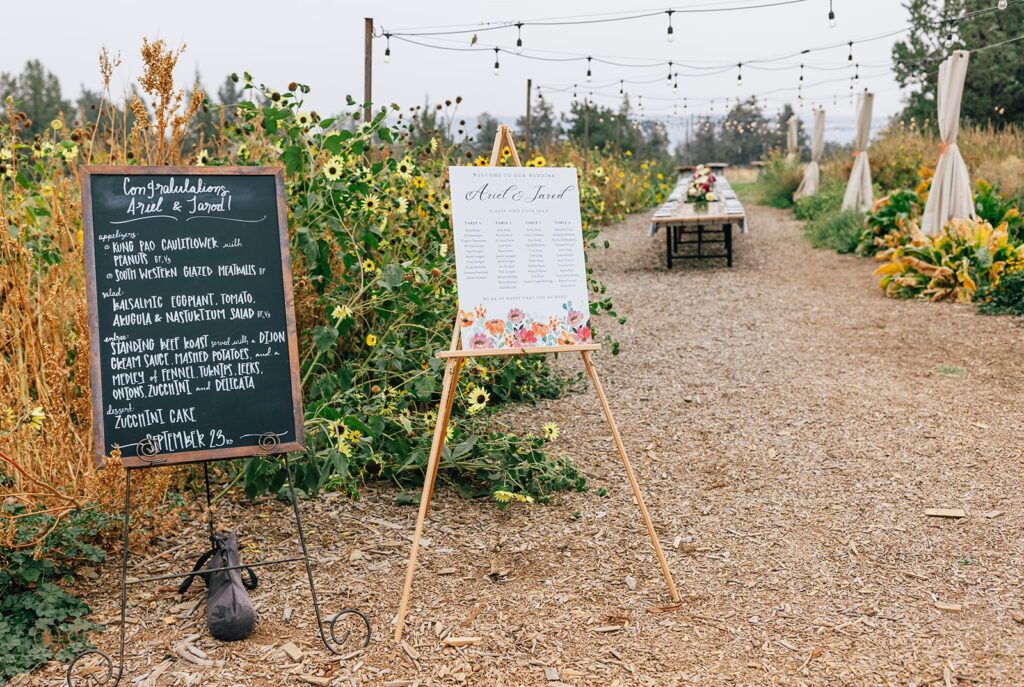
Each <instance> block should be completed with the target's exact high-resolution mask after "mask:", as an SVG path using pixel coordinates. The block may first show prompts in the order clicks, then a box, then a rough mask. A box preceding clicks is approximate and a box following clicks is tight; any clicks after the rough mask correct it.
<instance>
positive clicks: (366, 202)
mask: <svg viewBox="0 0 1024 687" xmlns="http://www.w3.org/2000/svg"><path fill="white" fill-rule="evenodd" d="M363 209H364V210H366V211H367V212H370V213H373V212H377V210H379V209H380V198H378V197H377V196H375V195H374V194H372V193H371V194H370V195H368V196H366V197H365V198H363Z"/></svg>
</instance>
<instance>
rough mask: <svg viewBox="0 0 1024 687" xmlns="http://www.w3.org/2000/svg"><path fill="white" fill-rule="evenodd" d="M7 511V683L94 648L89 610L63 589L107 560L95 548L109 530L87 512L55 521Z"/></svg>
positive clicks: (3, 664) (2, 599)
mask: <svg viewBox="0 0 1024 687" xmlns="http://www.w3.org/2000/svg"><path fill="white" fill-rule="evenodd" d="M3 511H4V512H3V514H4V515H5V516H6V517H8V518H10V520H9V523H10V526H9V529H8V531H7V533H6V534H7V537H8V538H7V540H6V541H5V542H2V543H0V655H2V656H4V660H3V661H0V679H2V680H7V679H10V678H11V677H13V676H15V675H17V674H19V673H22V672H25V671H28V670H31V669H32V668H34V667H36V666H37V665H40V664H41V663H45V662H46V661H49V660H51V659H53V658H56V659H57V660H60V661H67V660H69V659H70V658H71V657H73V656H74V655H75V654H76V653H77V652H79V651H81V650H83V649H85V648H88V647H89V644H88V642H87V634H88V633H89V632H90V631H92V630H94V629H95V625H94V624H93V623H91V622H89V621H88V620H86V619H85V616H86V615H87V614H88V613H89V607H88V606H87V605H86V604H85V603H84V602H83V601H81V600H80V599H77V598H76V597H74V596H72V595H71V594H69V593H68V592H67V591H65V590H64V589H63V588H62V587H61V583H62V582H65V581H66V580H69V579H71V578H72V577H73V575H74V574H75V571H76V569H77V568H78V567H79V566H80V565H82V564H84V563H89V564H96V563H100V562H101V561H102V560H103V559H104V553H103V550H102V549H101V548H99V547H98V546H96V545H94V544H92V543H90V542H92V541H95V539H96V536H97V535H98V534H99V533H100V532H102V531H103V530H104V529H106V528H107V527H108V525H109V516H107V515H105V514H103V513H101V512H99V511H95V510H82V511H76V512H74V513H71V514H70V515H68V516H67V517H65V518H63V519H61V520H58V521H55V519H54V517H53V515H52V514H49V513H46V512H39V513H35V514H28V513H25V512H24V508H23V507H22V506H10V505H8V506H5V507H4V508H3ZM13 516H18V517H13ZM40 537H41V538H40Z"/></svg>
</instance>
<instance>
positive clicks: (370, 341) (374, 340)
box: [366, 334, 377, 348]
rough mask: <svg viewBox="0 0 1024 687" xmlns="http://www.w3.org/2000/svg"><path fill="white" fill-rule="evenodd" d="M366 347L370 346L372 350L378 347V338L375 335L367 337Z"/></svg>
mask: <svg viewBox="0 0 1024 687" xmlns="http://www.w3.org/2000/svg"><path fill="white" fill-rule="evenodd" d="M366 345H367V346H369V347H370V348H373V347H374V346H376V345H377V337H376V336H375V335H373V334H367V335H366Z"/></svg>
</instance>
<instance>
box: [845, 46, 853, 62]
mask: <svg viewBox="0 0 1024 687" xmlns="http://www.w3.org/2000/svg"><path fill="white" fill-rule="evenodd" d="M848 45H849V46H850V54H849V55H847V56H846V61H847V62H848V63H851V64H852V63H853V41H850V42H849V43H848Z"/></svg>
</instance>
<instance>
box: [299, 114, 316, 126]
mask: <svg viewBox="0 0 1024 687" xmlns="http://www.w3.org/2000/svg"><path fill="white" fill-rule="evenodd" d="M295 121H296V122H298V123H299V126H301V127H309V126H310V125H312V124H313V116H312V115H310V114H309V113H308V112H300V113H299V114H297V115H295Z"/></svg>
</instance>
